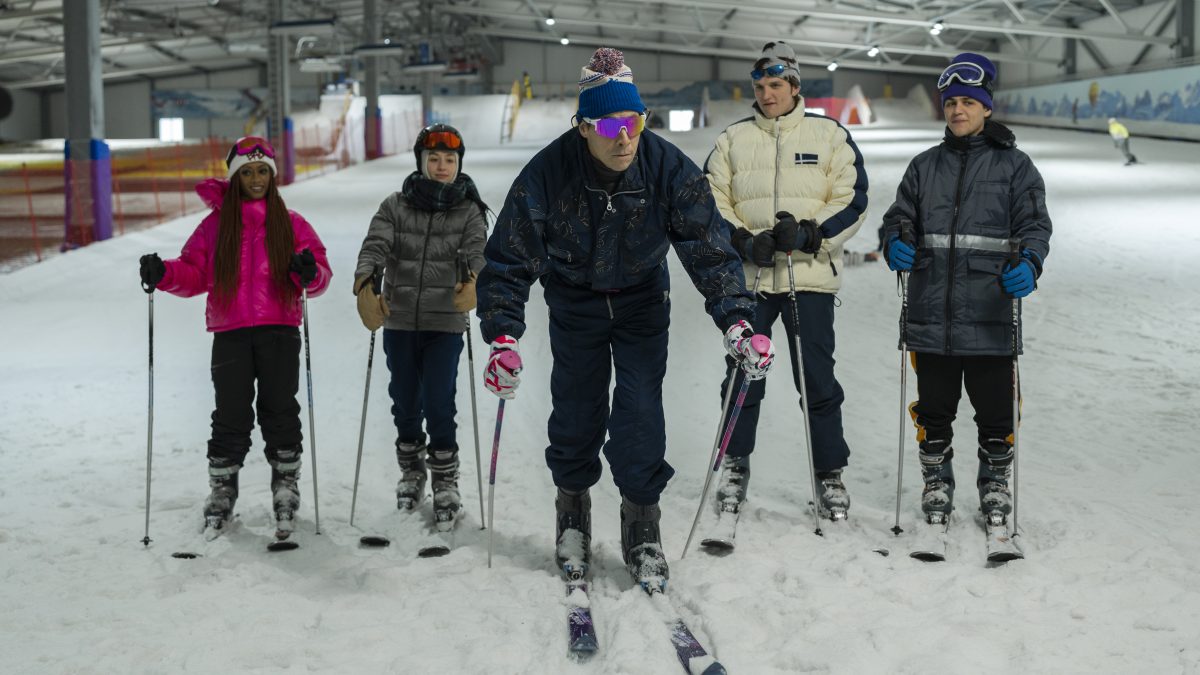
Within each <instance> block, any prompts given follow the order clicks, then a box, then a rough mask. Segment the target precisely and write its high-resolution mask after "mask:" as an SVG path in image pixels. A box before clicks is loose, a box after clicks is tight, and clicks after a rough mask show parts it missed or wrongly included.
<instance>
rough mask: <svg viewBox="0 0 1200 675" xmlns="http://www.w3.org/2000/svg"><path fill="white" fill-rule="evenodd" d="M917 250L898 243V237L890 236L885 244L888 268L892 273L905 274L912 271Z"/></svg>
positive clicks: (900, 242)
mask: <svg viewBox="0 0 1200 675" xmlns="http://www.w3.org/2000/svg"><path fill="white" fill-rule="evenodd" d="M916 255H917V249H915V248H913V247H912V246H909V245H908V244H906V243H904V242H902V241H900V237H897V236H895V235H892V238H891V239H889V240H888V244H887V261H888V268H889V269H891V270H892V271H893V272H907V271H909V270H911V269H912V266H913V260H914V259H915V258H916Z"/></svg>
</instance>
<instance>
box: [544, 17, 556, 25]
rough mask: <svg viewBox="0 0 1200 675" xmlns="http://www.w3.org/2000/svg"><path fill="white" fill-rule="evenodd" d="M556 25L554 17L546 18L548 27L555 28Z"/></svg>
mask: <svg viewBox="0 0 1200 675" xmlns="http://www.w3.org/2000/svg"><path fill="white" fill-rule="evenodd" d="M555 23H556V22H555V20H554V17H552V16H548V17H546V25H547V26H553V25H554V24H555Z"/></svg>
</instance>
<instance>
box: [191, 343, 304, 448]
mask: <svg viewBox="0 0 1200 675" xmlns="http://www.w3.org/2000/svg"><path fill="white" fill-rule="evenodd" d="M212 381H213V389H214V390H215V392H216V399H217V405H216V409H214V410H213V414H212V438H211V439H210V440H209V441H208V458H209V461H210V462H212V463H214V464H219V465H221V466H234V465H237V466H241V465H242V463H243V462H244V461H245V458H246V454H247V453H248V452H250V432H251V431H252V430H253V429H254V416H255V409H256V408H257V412H258V424H259V427H260V428H261V430H262V437H263V442H264V443H265V444H266V455H267V459H268V460H278V459H279V458H278V457H277V456H276V453H277V452H278V451H279V450H280V449H285V448H286V449H289V450H292V451H294V452H295V453H296V454H297V456H298V453H299V452H300V448H301V443H302V441H303V436H302V434H301V431H300V403H299V402H298V401H297V400H296V392H297V390H298V389H299V387H300V329H298V328H296V327H295V326H254V327H251V328H238V329H235V330H230V331H223V332H220V333H214V334H213V347H212ZM256 384H257V387H258V395H257V400H256V397H255V385H256ZM290 454H291V453H289V455H290Z"/></svg>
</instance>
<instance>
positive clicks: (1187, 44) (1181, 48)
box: [1175, 0, 1197, 59]
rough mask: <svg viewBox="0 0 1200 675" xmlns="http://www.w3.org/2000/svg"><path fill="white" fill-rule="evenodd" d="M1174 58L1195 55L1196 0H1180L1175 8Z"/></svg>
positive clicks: (1185, 57)
mask: <svg viewBox="0 0 1200 675" xmlns="http://www.w3.org/2000/svg"><path fill="white" fill-rule="evenodd" d="M1175 12H1176V14H1175V38H1176V40H1175V58H1178V59H1190V58H1192V57H1193V56H1195V55H1196V16H1197V15H1196V1H1195V0H1180V2H1179V3H1178V4H1177V6H1176V8H1175Z"/></svg>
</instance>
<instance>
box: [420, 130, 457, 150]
mask: <svg viewBox="0 0 1200 675" xmlns="http://www.w3.org/2000/svg"><path fill="white" fill-rule="evenodd" d="M461 146H462V139H461V138H459V137H458V134H456V133H454V132H452V131H431V132H429V133H428V134H425V139H424V140H423V141H421V147H423V148H425V149H426V150H433V149H435V148H449V149H451V150H457V149H459V148H460V147H461Z"/></svg>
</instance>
